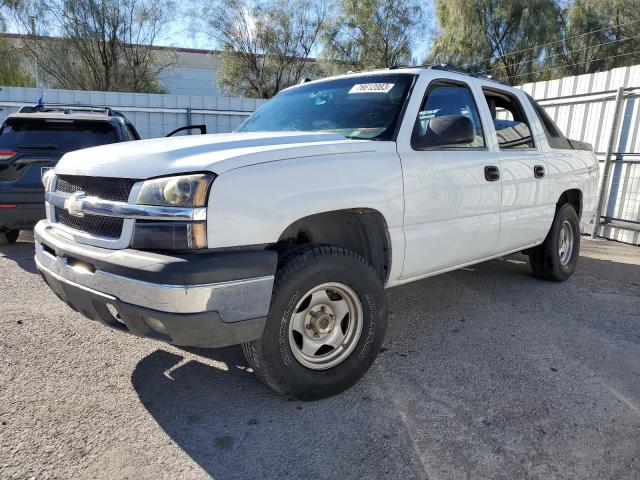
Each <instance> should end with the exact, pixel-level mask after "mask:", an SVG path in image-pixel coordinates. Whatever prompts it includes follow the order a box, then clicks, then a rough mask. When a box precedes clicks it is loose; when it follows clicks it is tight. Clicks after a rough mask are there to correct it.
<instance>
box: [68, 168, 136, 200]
mask: <svg viewBox="0 0 640 480" xmlns="http://www.w3.org/2000/svg"><path fill="white" fill-rule="evenodd" d="M137 181H138V180H134V179H132V178H110V177H83V176H79V175H59V176H58V181H57V182H58V183H57V185H56V191H58V192H61V193H76V192H84V193H85V195H86V196H87V197H98V198H102V199H103V200H111V201H114V202H126V201H127V200H129V194H130V193H131V189H132V188H133V185H134V183H136V182H137Z"/></svg>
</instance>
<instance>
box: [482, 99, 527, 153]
mask: <svg viewBox="0 0 640 480" xmlns="http://www.w3.org/2000/svg"><path fill="white" fill-rule="evenodd" d="M482 91H483V93H484V98H485V99H486V100H487V104H488V105H489V111H490V112H491V118H492V119H493V125H494V127H495V129H496V134H497V136H498V144H499V145H500V149H501V150H509V149H523V148H535V144H534V142H533V136H532V135H531V126H530V124H529V121H528V120H527V116H526V115H525V113H524V110H523V109H522V105H520V102H519V101H518V99H517V98H516V97H514V96H512V95H510V94H508V93H506V92H498V91H495V90H488V89H483V90H482Z"/></svg>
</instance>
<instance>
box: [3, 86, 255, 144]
mask: <svg viewBox="0 0 640 480" xmlns="http://www.w3.org/2000/svg"><path fill="white" fill-rule="evenodd" d="M45 92H46V95H45V103H68V104H90V105H106V106H109V107H113V108H115V109H117V110H120V111H121V112H122V113H124V114H125V115H126V116H127V117H128V118H129V119H131V121H132V122H133V123H134V125H135V126H136V128H137V129H138V131H139V132H140V135H141V136H142V137H143V138H153V137H161V136H163V135H165V134H167V133H169V132H170V131H172V130H174V129H176V128H178V127H181V126H184V125H187V123H189V122H188V111H189V109H190V110H191V122H190V123H191V124H201V123H204V124H206V125H207V130H208V132H209V133H226V132H231V131H233V130H234V129H235V128H237V127H238V126H239V125H240V124H241V123H242V122H243V121H244V119H245V118H247V117H248V116H249V115H250V114H251V112H253V111H254V110H255V109H256V108H258V107H259V106H260V105H262V104H263V103H264V102H265V100H259V99H253V98H234V97H205V96H187V95H155V94H146V93H114V92H84V91H77V90H55V89H46V90H45ZM41 95H42V90H38V89H35V88H16V87H0V119H1V120H4V118H5V117H6V116H7V115H9V114H10V113H12V112H15V111H17V110H18V109H19V108H20V106H21V105H25V104H31V105H33V104H35V103H36V102H37V100H38V98H39V97H40V96H41Z"/></svg>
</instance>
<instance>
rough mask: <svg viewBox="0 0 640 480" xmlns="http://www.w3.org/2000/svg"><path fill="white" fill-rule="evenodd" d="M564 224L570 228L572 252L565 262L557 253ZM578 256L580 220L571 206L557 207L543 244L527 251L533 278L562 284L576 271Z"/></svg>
mask: <svg viewBox="0 0 640 480" xmlns="http://www.w3.org/2000/svg"><path fill="white" fill-rule="evenodd" d="M565 222H567V223H568V225H569V226H570V229H571V232H572V234H573V236H572V250H571V253H570V256H569V257H568V258H567V259H566V261H565V262H562V261H561V256H560V252H559V248H560V238H561V234H562V229H563V225H564V224H565ZM579 255H580V220H579V219H578V214H577V213H576V211H575V209H574V208H573V206H572V205H570V204H568V203H565V204H563V205H561V206H560V207H558V209H557V210H556V216H555V218H554V219H553V224H552V225H551V229H550V230H549V233H548V234H547V238H546V239H545V240H544V242H543V243H542V244H540V245H538V246H537V247H535V248H532V249H531V250H530V251H529V263H530V264H531V269H532V270H533V276H534V277H536V278H540V279H542V280H552V281H556V282H564V281H565V280H568V279H569V277H570V276H571V275H572V274H573V271H574V270H575V269H576V265H577V263H578V257H579Z"/></svg>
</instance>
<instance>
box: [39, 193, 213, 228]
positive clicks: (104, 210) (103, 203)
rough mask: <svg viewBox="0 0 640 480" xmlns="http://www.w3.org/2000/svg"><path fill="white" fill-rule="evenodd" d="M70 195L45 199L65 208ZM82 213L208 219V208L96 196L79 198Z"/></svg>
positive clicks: (139, 217)
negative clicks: (132, 201) (103, 198)
mask: <svg viewBox="0 0 640 480" xmlns="http://www.w3.org/2000/svg"><path fill="white" fill-rule="evenodd" d="M69 197H70V195H63V194H60V193H57V192H47V193H46V194H45V200H46V201H47V202H48V203H50V204H51V205H53V206H54V207H57V208H61V209H65V206H64V203H65V200H66V199H67V198H69ZM78 202H80V204H81V207H80V208H81V210H82V213H84V214H86V215H97V216H103V217H116V218H129V219H134V220H187V221H202V220H206V219H207V208H206V207H197V208H187V207H161V206H156V205H132V204H130V203H125V202H113V201H109V200H102V199H100V198H96V197H85V198H83V199H80V200H78Z"/></svg>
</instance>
